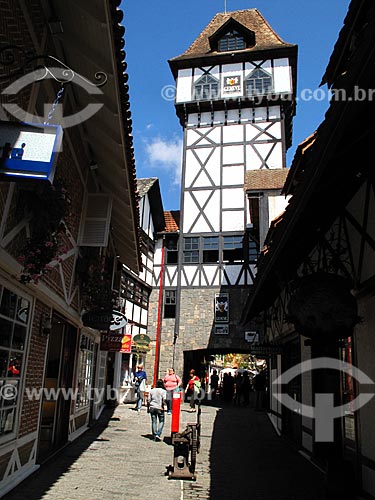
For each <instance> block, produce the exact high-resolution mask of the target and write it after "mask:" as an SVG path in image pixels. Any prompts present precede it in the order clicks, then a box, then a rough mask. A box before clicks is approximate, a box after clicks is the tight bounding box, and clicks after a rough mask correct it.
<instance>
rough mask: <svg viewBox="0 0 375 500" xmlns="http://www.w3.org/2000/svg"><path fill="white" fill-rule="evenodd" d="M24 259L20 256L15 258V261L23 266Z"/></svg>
mask: <svg viewBox="0 0 375 500" xmlns="http://www.w3.org/2000/svg"><path fill="white" fill-rule="evenodd" d="M25 259H26V257H25V256H24V255H20V256H19V257H17V260H18V262H19V263H20V264H23V263H24V262H25Z"/></svg>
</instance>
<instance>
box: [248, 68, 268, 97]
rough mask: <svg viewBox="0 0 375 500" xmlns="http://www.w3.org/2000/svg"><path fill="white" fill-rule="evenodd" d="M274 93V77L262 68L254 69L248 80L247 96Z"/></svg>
mask: <svg viewBox="0 0 375 500" xmlns="http://www.w3.org/2000/svg"><path fill="white" fill-rule="evenodd" d="M271 93H272V76H271V75H270V74H269V73H267V72H266V71H264V70H263V69H261V68H257V69H254V71H252V72H251V73H250V75H249V76H248V77H247V78H246V95H247V96H254V95H267V94H271Z"/></svg>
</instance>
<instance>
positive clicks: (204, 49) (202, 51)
mask: <svg viewBox="0 0 375 500" xmlns="http://www.w3.org/2000/svg"><path fill="white" fill-rule="evenodd" d="M230 20H234V21H236V22H237V23H239V24H241V25H242V26H244V28H246V30H250V31H253V32H254V33H255V45H253V46H252V47H248V48H246V49H243V50H242V51H241V52H257V51H259V50H267V49H274V48H282V47H294V46H295V45H293V44H289V43H286V42H284V40H282V39H281V38H280V37H279V35H278V34H277V33H276V32H275V31H274V30H273V29H272V28H271V26H270V25H269V24H268V22H267V21H266V20H265V19H264V17H263V16H262V14H261V13H260V12H259V11H258V10H257V9H248V10H237V11H234V12H227V13H220V14H216V16H215V17H214V18H213V19H212V21H211V22H210V23H209V24H208V25H207V26H206V28H205V29H204V30H203V31H202V32H201V34H200V35H199V36H198V38H196V40H195V41H194V42H193V43H192V44H191V45H190V47H189V48H188V49H187V50H186V51H185V52H184V53H183V54H182V55H180V56H177V57H175V58H173V59H171V61H180V60H183V59H191V58H194V57H202V56H204V57H207V56H210V55H212V56H215V55H217V54H218V52H216V51H212V49H211V45H210V38H211V37H212V36H213V35H214V34H215V33H216V32H217V31H219V30H220V28H222V27H223V26H224V25H225V24H227V23H228V24H229V22H230Z"/></svg>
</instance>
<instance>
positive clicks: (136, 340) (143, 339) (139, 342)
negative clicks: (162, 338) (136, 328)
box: [133, 333, 151, 352]
mask: <svg viewBox="0 0 375 500" xmlns="http://www.w3.org/2000/svg"><path fill="white" fill-rule="evenodd" d="M150 342H151V339H150V337H149V336H148V335H145V334H144V333H140V334H138V335H134V337H133V347H134V349H133V350H135V351H136V352H147V351H149V350H150Z"/></svg>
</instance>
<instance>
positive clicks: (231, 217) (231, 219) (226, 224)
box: [222, 210, 245, 231]
mask: <svg viewBox="0 0 375 500" xmlns="http://www.w3.org/2000/svg"><path fill="white" fill-rule="evenodd" d="M222 230H223V231H244V230H245V222H244V213H243V211H241V210H237V211H228V212H223V214H222Z"/></svg>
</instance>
